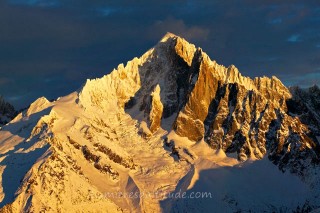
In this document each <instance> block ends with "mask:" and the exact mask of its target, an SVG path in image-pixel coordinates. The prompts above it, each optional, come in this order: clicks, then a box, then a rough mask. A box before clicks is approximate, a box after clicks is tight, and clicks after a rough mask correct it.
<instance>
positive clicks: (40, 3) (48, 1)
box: [9, 0, 60, 7]
mask: <svg viewBox="0 0 320 213" xmlns="http://www.w3.org/2000/svg"><path fill="white" fill-rule="evenodd" d="M9 3H10V4H13V5H26V6H36V7H57V6H59V5H60V2H59V1H58V0H9Z"/></svg>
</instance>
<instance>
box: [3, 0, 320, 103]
mask: <svg viewBox="0 0 320 213" xmlns="http://www.w3.org/2000/svg"><path fill="white" fill-rule="evenodd" d="M319 26H320V2H319V1H313V0H309V1H302V0H300V1H297V0H282V1H277V0H262V1H255V0H229V1H218V0H203V1H194V0H188V1H182V0H181V1H166V0H165V1H163V0H162V1H143V0H140V1H135V2H133V1H128V0H126V1H102V0H91V1H89V0H87V1H84V0H65V1H64V0H0V94H3V95H4V97H5V98H6V99H7V100H8V101H10V102H12V103H13V104H14V105H15V106H16V107H17V108H20V107H24V106H27V105H28V104H29V103H30V102H31V101H33V100H34V99H36V98H37V97H39V96H46V97H47V98H49V99H51V98H57V97H58V96H63V95H66V94H68V93H70V92H72V91H74V90H76V89H78V88H79V87H81V85H82V84H83V83H84V82H85V79H87V78H96V77H101V76H103V75H104V74H108V73H109V72H110V71H111V70H112V69H113V68H114V67H116V66H117V65H118V64H119V63H125V62H127V61H128V60H130V59H132V58H133V57H135V56H140V55H141V54H143V53H144V52H145V51H146V50H148V49H149V48H151V47H152V46H153V45H154V44H155V43H157V41H159V40H160V38H161V37H162V36H163V35H164V34H165V33H166V32H167V31H170V32H173V33H175V34H177V35H180V36H182V37H184V38H186V39H187V40H189V41H190V42H192V43H194V44H196V46H200V47H202V49H203V50H204V51H205V52H207V53H208V54H209V56H210V57H211V58H212V59H214V60H216V61H217V62H218V63H220V64H223V65H225V66H228V65H230V64H234V65H235V66H237V67H238V68H239V70H240V72H241V73H242V74H243V75H247V76H250V77H256V76H264V75H265V76H272V75H276V76H278V77H279V78H280V79H281V80H282V81H283V82H284V83H285V84H286V85H287V86H291V85H300V86H303V87H307V86H311V85H313V84H319V83H320V74H319V73H320V27H319Z"/></svg>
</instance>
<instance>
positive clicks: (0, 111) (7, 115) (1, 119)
mask: <svg viewBox="0 0 320 213" xmlns="http://www.w3.org/2000/svg"><path fill="white" fill-rule="evenodd" d="M16 115H17V112H16V111H15V109H14V107H13V106H12V105H11V104H10V103H8V102H6V101H5V100H4V99H3V97H2V96H1V95H0V127H1V126H2V125H4V124H6V123H8V122H9V121H11V120H12V119H13V118H14V117H15V116H16Z"/></svg>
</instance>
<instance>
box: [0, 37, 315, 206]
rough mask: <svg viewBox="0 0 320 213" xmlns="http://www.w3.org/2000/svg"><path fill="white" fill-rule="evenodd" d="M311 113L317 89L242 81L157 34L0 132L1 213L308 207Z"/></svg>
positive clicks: (177, 40) (311, 194) (231, 70)
mask: <svg viewBox="0 0 320 213" xmlns="http://www.w3.org/2000/svg"><path fill="white" fill-rule="evenodd" d="M319 109H320V90H319V88H318V87H317V86H314V87H311V88H309V89H301V88H298V87H292V88H287V87H286V86H284V85H283V84H282V83H281V81H280V80H279V79H278V78H277V77H275V76H273V77H271V78H268V77H257V78H254V79H251V78H249V77H245V76H242V75H241V73H240V72H239V70H238V69H237V68H236V67H235V66H234V65H231V66H229V67H224V66H222V65H219V64H218V63H217V62H216V61H214V60H211V59H210V58H209V56H208V55H207V54H206V53H205V52H203V50H202V49H201V48H197V47H195V45H193V44H190V43H189V42H187V41H186V40H185V39H183V38H181V37H179V36H176V35H174V34H171V33H168V34H166V35H165V36H164V37H163V38H162V39H161V40H160V41H159V42H158V43H157V44H156V45H155V46H154V47H153V48H152V49H150V50H149V51H147V52H146V53H145V54H144V55H142V56H141V57H140V58H134V59H133V60H132V61H129V62H128V63H127V64H126V65H123V64H120V65H119V66H118V67H117V69H114V70H113V71H112V72H111V73H110V74H108V75H105V76H103V77H102V78H97V79H92V80H87V82H86V83H85V84H84V85H83V87H82V88H80V89H79V90H78V91H75V92H74V93H71V94H70V95H68V96H65V97H61V98H59V99H57V100H56V101H52V102H50V101H48V100H47V99H46V98H44V97H42V98H39V99H37V100H36V101H35V102H34V103H32V104H31V105H30V107H29V108H28V109H26V110H24V111H23V112H21V113H20V114H19V115H18V116H17V117H15V118H14V119H13V120H12V121H11V122H10V123H9V124H8V125H6V126H4V127H3V128H2V129H1V131H0V154H1V158H0V163H1V164H0V165H1V166H0V172H1V181H0V182H1V187H0V207H1V211H2V212H187V211H188V212H207V211H213V210H215V212H221V211H223V212H263V211H265V212H310V211H312V210H316V209H318V208H320V202H319V200H318V199H317V198H318V196H319V195H320V183H319V181H318V179H319V178H318V177H319V162H320V161H319V160H320V144H319V142H320V128H319V127H320V111H319ZM182 192H185V193H186V197H181V193H182ZM179 193H180V194H179ZM197 193H199V194H198V195H204V194H205V193H206V196H205V197H203V196H202V197H201V196H199V197H198V198H196V197H194V196H192V195H194V194H197ZM130 194H134V195H135V196H129V195H130ZM172 194H173V195H178V196H174V197H171V196H169V195H172ZM297 194H298V195H299V196H297ZM179 195H180V196H179Z"/></svg>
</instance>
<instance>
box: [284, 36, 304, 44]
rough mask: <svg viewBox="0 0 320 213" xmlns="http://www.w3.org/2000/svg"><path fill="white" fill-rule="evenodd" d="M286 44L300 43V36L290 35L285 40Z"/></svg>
mask: <svg viewBox="0 0 320 213" xmlns="http://www.w3.org/2000/svg"><path fill="white" fill-rule="evenodd" d="M287 41H288V42H292V43H295V42H300V41H301V36H300V35H299V34H294V35H291V36H290V37H289V38H288V39H287Z"/></svg>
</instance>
